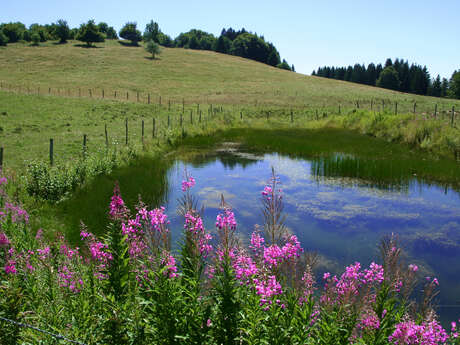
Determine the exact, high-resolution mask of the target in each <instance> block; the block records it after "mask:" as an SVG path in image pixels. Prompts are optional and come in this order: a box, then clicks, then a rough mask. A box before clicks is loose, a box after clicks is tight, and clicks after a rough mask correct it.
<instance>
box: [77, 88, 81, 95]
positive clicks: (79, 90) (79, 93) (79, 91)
mask: <svg viewBox="0 0 460 345" xmlns="http://www.w3.org/2000/svg"><path fill="white" fill-rule="evenodd" d="M78 97H81V89H80V88H78Z"/></svg>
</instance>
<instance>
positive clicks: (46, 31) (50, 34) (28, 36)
mask: <svg viewBox="0 0 460 345" xmlns="http://www.w3.org/2000/svg"><path fill="white" fill-rule="evenodd" d="M54 31H55V24H52V25H48V26H43V25H40V24H32V25H30V26H29V31H28V32H27V30H26V31H24V37H23V38H24V40H26V41H33V40H32V36H33V34H34V33H37V34H38V35H39V36H40V41H39V42H46V41H48V39H52V38H54Z"/></svg>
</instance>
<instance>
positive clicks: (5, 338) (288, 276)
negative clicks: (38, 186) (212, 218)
mask: <svg viewBox="0 0 460 345" xmlns="http://www.w3.org/2000/svg"><path fill="white" fill-rule="evenodd" d="M7 184H8V179H7V178H6V177H0V268H1V269H0V316H1V317H2V318H6V319H9V320H13V321H17V322H22V323H26V324H29V325H33V326H35V327H38V328H41V329H43V330H47V331H52V332H53V333H59V334H61V335H64V336H65V337H67V338H69V339H74V340H78V341H80V342H83V343H85V344H283V345H284V344H394V345H399V344H423V345H433V344H460V339H459V337H458V328H457V327H458V326H457V323H456V322H452V324H451V327H450V329H444V328H443V327H442V326H441V325H440V323H439V321H438V318H437V315H436V313H435V312H434V310H433V306H432V302H433V298H434V297H435V296H436V293H437V286H438V281H437V279H436V278H425V279H422V280H423V281H424V283H423V284H424V288H423V295H422V296H421V297H420V298H419V299H418V300H419V301H420V302H419V303H416V302H415V301H414V300H412V299H411V297H413V295H414V294H413V290H414V287H415V286H417V284H418V283H417V281H418V267H417V266H416V265H413V264H411V265H405V264H404V263H403V261H402V259H401V253H402V252H401V249H400V248H399V246H398V244H397V241H396V237H395V236H391V237H388V238H386V239H384V240H383V241H382V244H381V246H380V248H381V263H376V262H373V263H371V264H370V266H369V267H363V266H362V265H361V263H359V262H355V263H353V264H351V265H350V266H348V267H346V268H345V271H344V272H343V273H342V274H341V275H332V274H331V273H328V272H326V273H323V274H322V276H321V277H320V279H319V280H320V281H319V282H317V281H316V279H315V277H316V274H315V272H314V268H315V261H316V258H315V256H314V255H312V254H310V253H307V252H304V250H303V249H302V247H301V244H300V242H299V241H298V239H297V237H296V236H295V235H291V234H289V233H288V232H287V229H286V228H285V226H284V219H285V218H284V214H283V208H282V206H283V203H282V200H283V198H282V190H281V188H280V185H281V184H280V180H279V178H278V177H277V176H276V175H275V173H274V171H273V172H272V176H271V179H270V180H269V182H268V184H267V185H266V186H265V188H264V189H263V191H262V192H261V202H262V215H263V219H264V226H263V230H264V231H261V229H257V228H256V229H255V231H254V232H253V233H252V235H251V237H250V242H249V243H248V245H247V246H246V245H244V244H243V243H241V242H242V241H241V240H238V237H237V236H236V233H235V232H236V229H237V221H236V219H235V214H234V212H233V211H232V209H231V207H230V206H229V205H228V204H227V203H226V202H225V200H224V198H223V197H222V202H221V211H220V213H219V214H218V215H217V217H216V222H215V226H216V232H213V234H216V235H214V236H213V235H211V232H210V231H209V229H206V227H205V225H204V222H203V219H202V215H203V209H198V207H197V205H198V201H197V200H196V199H195V197H194V196H193V194H192V189H193V187H194V185H195V180H194V179H193V177H192V176H190V175H189V174H188V173H186V174H185V178H184V181H183V183H182V191H183V195H182V198H181V199H180V206H179V208H178V212H179V214H180V215H182V216H183V219H184V227H183V236H182V243H181V249H180V251H179V252H178V253H173V252H171V249H170V242H171V240H170V238H171V237H170V234H171V230H170V228H169V221H168V216H167V214H166V213H165V209H164V208H163V207H159V208H154V209H149V208H147V207H146V206H145V205H144V204H142V202H140V203H139V205H138V206H137V208H136V210H135V212H134V213H131V212H130V211H129V210H128V209H127V207H126V206H125V204H124V201H123V199H122V196H121V193H120V189H119V187H118V186H117V185H116V186H115V189H114V194H113V196H112V198H111V201H110V207H109V211H108V217H109V218H110V221H111V223H110V225H109V227H108V229H107V232H106V235H105V236H104V237H101V238H97V237H96V236H95V235H93V234H92V233H91V232H90V229H87V228H86V227H85V226H84V225H83V224H82V228H81V233H80V235H81V239H82V244H83V245H82V246H81V247H75V248H72V247H70V246H69V245H68V244H67V243H66V241H65V239H64V238H63V236H61V235H56V236H55V238H54V239H52V240H47V239H45V238H44V236H43V233H42V230H39V231H38V232H36V233H32V230H31V228H30V225H29V215H28V213H27V212H26V211H25V210H24V209H23V208H22V206H21V205H19V204H17V203H15V202H14V200H10V198H9V197H8V196H7V194H6V193H5V188H6V186H7ZM0 327H1V330H2V331H1V332H0V343H1V344H58V341H57V340H56V339H53V338H52V337H51V336H49V335H46V334H43V333H38V332H36V331H34V330H32V329H28V328H19V327H18V326H16V325H15V324H12V323H11V322H8V321H4V320H0Z"/></svg>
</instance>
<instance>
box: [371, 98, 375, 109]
mask: <svg viewBox="0 0 460 345" xmlns="http://www.w3.org/2000/svg"><path fill="white" fill-rule="evenodd" d="M373 107H374V99H371V110H372V108H373Z"/></svg>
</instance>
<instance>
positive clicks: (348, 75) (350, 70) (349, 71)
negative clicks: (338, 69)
mask: <svg viewBox="0 0 460 345" xmlns="http://www.w3.org/2000/svg"><path fill="white" fill-rule="evenodd" d="M352 75H353V67H351V66H348V67H347V70H346V72H345V76H344V80H346V81H351V76H352Z"/></svg>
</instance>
